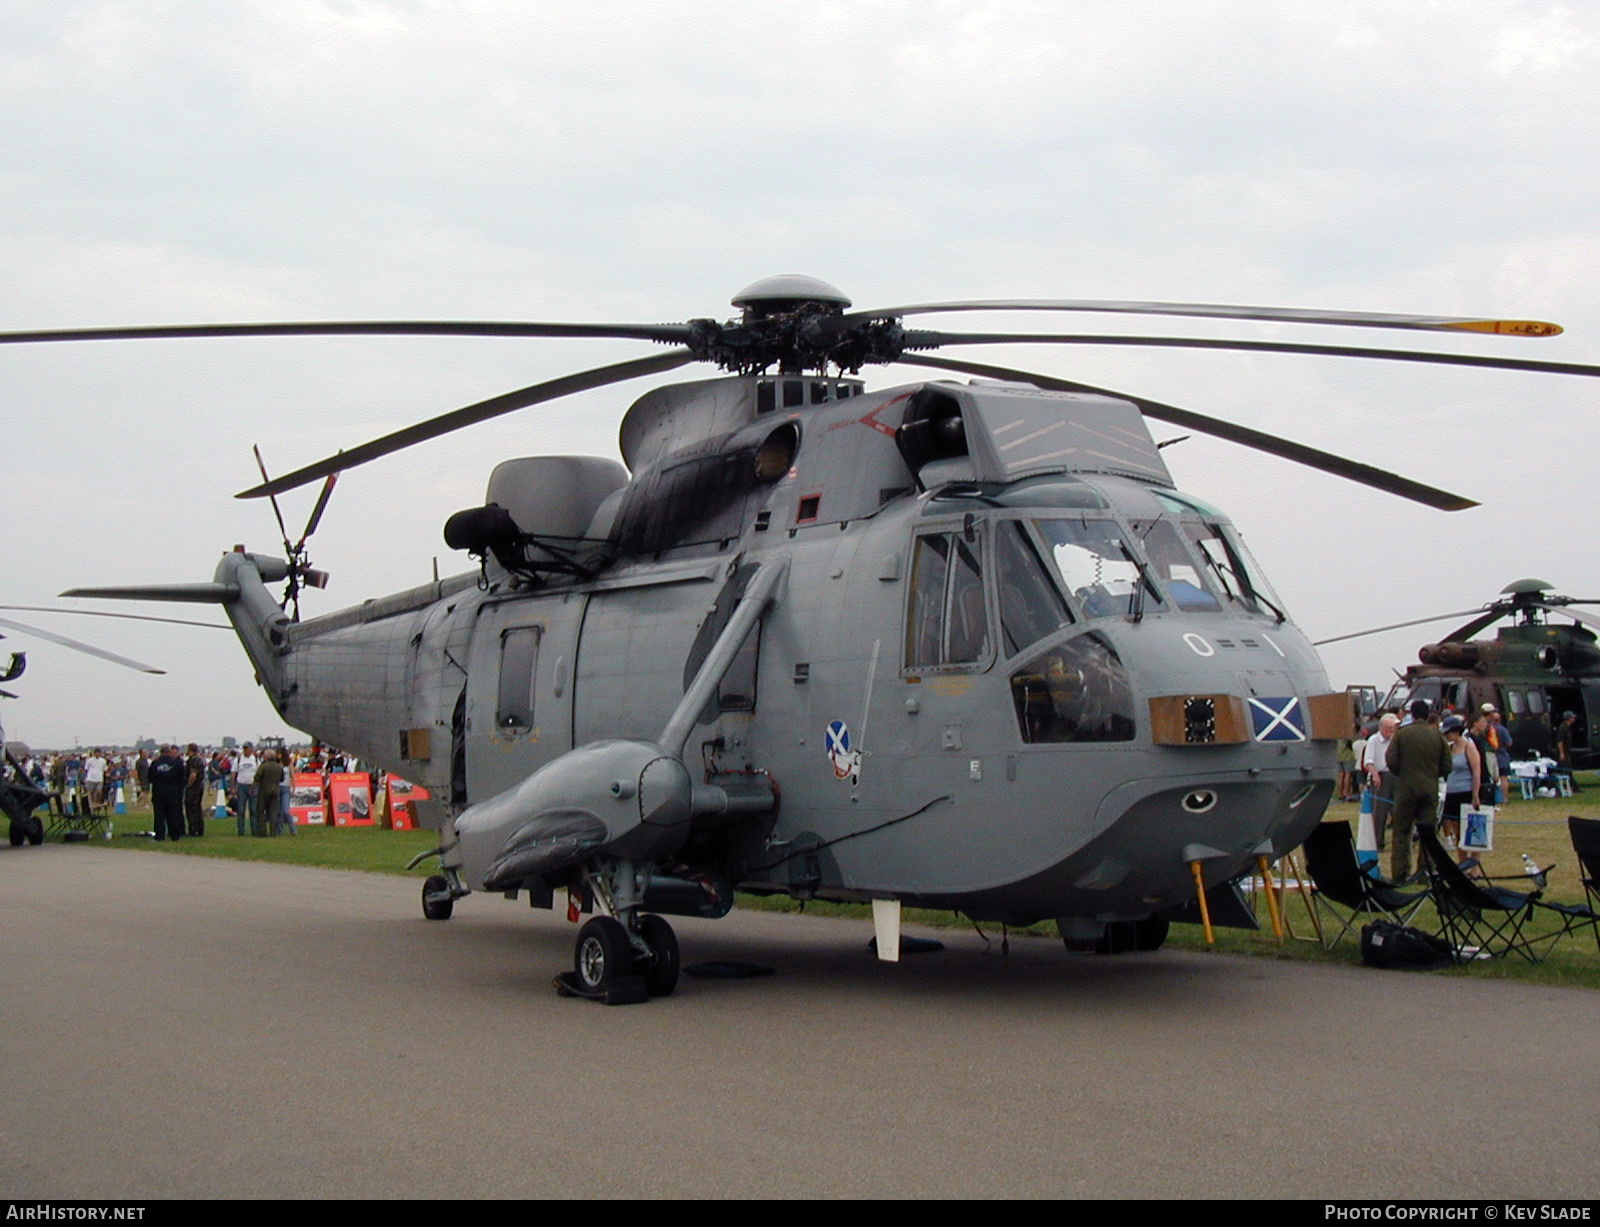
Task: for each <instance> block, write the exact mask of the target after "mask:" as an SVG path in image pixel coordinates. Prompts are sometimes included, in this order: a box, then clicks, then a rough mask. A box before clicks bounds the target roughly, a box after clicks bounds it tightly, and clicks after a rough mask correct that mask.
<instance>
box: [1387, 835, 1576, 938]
mask: <svg viewBox="0 0 1600 1227" xmlns="http://www.w3.org/2000/svg"><path fill="white" fill-rule="evenodd" d="M1416 830H1417V843H1418V845H1419V846H1420V847H1421V848H1422V863H1423V866H1424V867H1425V868H1426V869H1427V871H1428V889H1429V890H1430V891H1431V892H1432V894H1433V902H1434V907H1435V908H1436V909H1437V911H1438V913H1439V924H1440V926H1441V931H1440V934H1439V936H1440V937H1442V938H1444V939H1445V940H1446V941H1447V942H1449V943H1450V944H1451V945H1452V946H1453V947H1455V951H1456V961H1457V962H1458V963H1464V962H1467V961H1469V960H1470V959H1472V958H1476V957H1485V956H1486V957H1489V958H1504V957H1505V956H1506V955H1508V954H1511V953H1512V952H1513V951H1514V952H1516V953H1517V954H1519V955H1521V956H1522V957H1523V958H1525V959H1527V960H1528V962H1530V963H1537V962H1538V961H1539V960H1540V959H1541V958H1542V957H1543V954H1542V953H1541V952H1540V951H1539V950H1538V949H1536V947H1537V946H1538V945H1539V943H1541V942H1551V943H1554V942H1556V941H1557V940H1559V939H1560V938H1563V937H1565V936H1567V934H1569V933H1572V932H1575V931H1576V930H1578V929H1581V928H1583V927H1584V926H1585V925H1590V924H1594V923H1596V919H1597V917H1596V915H1595V913H1594V912H1593V911H1592V910H1591V909H1590V908H1587V907H1582V906H1576V905H1573V904H1568V903H1547V902H1545V901H1544V900H1543V899H1541V898H1540V897H1539V896H1540V894H1541V893H1542V892H1541V891H1537V890H1534V891H1527V892H1523V891H1516V890H1510V889H1508V888H1506V887H1504V886H1495V885H1494V884H1493V883H1491V882H1489V881H1488V880H1487V879H1485V878H1473V877H1468V876H1467V873H1466V871H1465V870H1464V869H1463V868H1462V867H1461V866H1460V865H1458V864H1456V862H1455V861H1453V860H1451V859H1450V854H1449V853H1448V852H1446V851H1445V849H1444V845H1443V844H1441V843H1440V842H1439V835H1438V832H1436V831H1435V830H1434V827H1433V824H1432V823H1430V822H1419V823H1417V827H1416ZM1540 911H1542V912H1549V913H1550V914H1551V915H1553V916H1556V917H1557V918H1559V920H1560V921H1561V928H1560V929H1558V930H1556V931H1555V932H1553V933H1544V934H1540V935H1538V936H1532V935H1529V934H1528V933H1526V932H1525V930H1526V927H1527V925H1528V923H1529V922H1530V921H1531V920H1532V919H1533V917H1534V915H1535V913H1536V912H1540Z"/></svg>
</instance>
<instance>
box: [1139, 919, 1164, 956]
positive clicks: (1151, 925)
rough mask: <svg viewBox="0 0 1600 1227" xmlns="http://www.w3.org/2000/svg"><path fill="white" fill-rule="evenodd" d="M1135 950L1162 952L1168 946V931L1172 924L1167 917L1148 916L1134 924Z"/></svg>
mask: <svg viewBox="0 0 1600 1227" xmlns="http://www.w3.org/2000/svg"><path fill="white" fill-rule="evenodd" d="M1133 927H1134V938H1133V948H1134V949H1135V950H1160V949H1161V947H1162V946H1164V945H1166V941H1167V930H1169V929H1170V928H1172V923H1171V922H1170V921H1169V920H1168V919H1167V918H1166V917H1165V916H1146V917H1145V918H1144V919H1143V920H1136V921H1134V922H1133Z"/></svg>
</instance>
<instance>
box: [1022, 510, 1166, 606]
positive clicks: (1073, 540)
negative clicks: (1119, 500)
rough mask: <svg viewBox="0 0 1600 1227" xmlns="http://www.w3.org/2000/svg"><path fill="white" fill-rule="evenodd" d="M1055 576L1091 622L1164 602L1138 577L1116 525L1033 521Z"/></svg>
mask: <svg viewBox="0 0 1600 1227" xmlns="http://www.w3.org/2000/svg"><path fill="white" fill-rule="evenodd" d="M1034 524H1035V526H1036V527H1037V528H1038V529H1039V533H1040V535H1041V536H1042V537H1043V538H1044V540H1045V544H1046V546H1047V547H1048V548H1049V551H1050V557H1051V560H1052V561H1053V562H1054V563H1055V567H1056V573H1057V574H1058V575H1059V576H1060V577H1061V582H1062V584H1063V586H1064V587H1065V588H1066V590H1067V591H1068V592H1070V593H1071V594H1072V595H1073V597H1074V598H1076V599H1077V601H1078V602H1079V603H1080V604H1081V605H1082V606H1083V611H1084V613H1086V614H1088V615H1089V616H1090V617H1091V618H1104V617H1112V616H1116V615H1136V614H1138V613H1139V612H1140V611H1141V610H1142V609H1143V607H1144V602H1145V601H1146V600H1148V601H1149V602H1150V604H1151V605H1153V606H1155V607H1156V608H1160V606H1161V603H1162V598H1161V597H1160V596H1159V595H1158V594H1157V593H1156V592H1155V591H1154V589H1153V588H1151V586H1150V584H1149V582H1148V581H1147V580H1146V579H1145V578H1144V577H1143V576H1142V575H1141V574H1140V570H1139V562H1138V561H1137V556H1136V555H1135V554H1134V552H1133V549H1132V547H1131V546H1129V544H1128V541H1127V538H1126V537H1125V536H1124V535H1123V532H1122V528H1121V526H1120V525H1118V524H1117V522H1116V521H1115V520H1036V521H1034Z"/></svg>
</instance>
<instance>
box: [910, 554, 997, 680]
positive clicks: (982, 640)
mask: <svg viewBox="0 0 1600 1227" xmlns="http://www.w3.org/2000/svg"><path fill="white" fill-rule="evenodd" d="M988 655H989V615H988V608H987V605H986V603H985V599H984V593H983V557H982V553H981V549H980V545H979V542H978V540H977V538H976V536H975V535H974V536H973V537H972V539H971V540H968V539H967V537H966V536H965V535H963V534H960V533H930V534H927V535H925V536H921V537H918V538H917V540H916V545H915V549H914V553H913V556H912V562H911V602H910V607H909V609H908V610H907V613H906V662H905V663H906V668H908V669H939V668H948V667H961V666H972V665H977V664H980V663H981V662H983V661H984V660H985V659H986V658H987V657H988Z"/></svg>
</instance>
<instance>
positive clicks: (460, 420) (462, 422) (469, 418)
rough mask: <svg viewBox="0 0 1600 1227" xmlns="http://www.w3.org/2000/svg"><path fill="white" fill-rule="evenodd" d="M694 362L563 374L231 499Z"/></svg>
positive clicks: (667, 359)
mask: <svg viewBox="0 0 1600 1227" xmlns="http://www.w3.org/2000/svg"><path fill="white" fill-rule="evenodd" d="M692 361H694V355H693V354H692V353H691V352H690V351H688V350H687V349H670V350H668V351H667V352H666V353H664V354H656V355H655V356H653V357H650V358H634V359H632V360H631V361H628V362H617V363H614V364H612V365H611V366H601V367H596V368H595V369H593V370H590V371H578V372H576V373H575V374H572V375H563V376H562V377H561V378H560V379H551V380H548V381H547V382H545V383H536V384H532V385H530V386H529V387H526V388H518V389H517V390H516V391H515V392H506V393H504V394H503V395H500V396H492V397H490V398H489V399H488V400H483V401H478V402H477V403H476V404H473V405H466V406H464V407H462V408H460V409H456V410H452V411H451V412H450V413H445V414H441V415H440V416H438V417H436V418H430V419H429V420H428V421H426V422H419V423H417V424H416V425H415V426H407V427H406V428H405V429H403V430H397V431H395V432H394V433H393V434H387V435H384V436H383V437H382V438H381V439H374V440H372V441H371V442H370V443H363V444H361V446H359V447H353V448H351V449H350V450H349V451H346V452H340V453H338V454H337V455H335V456H329V457H327V458H326V459H324V460H319V461H317V462H316V463H315V464H308V465H306V466H305V467H304V468H300V469H296V470H295V471H294V472H293V473H286V474H284V476H282V477H275V478H273V479H272V480H271V481H269V482H266V483H264V484H262V485H259V486H254V487H252V488H251V489H249V490H245V491H242V492H240V493H239V494H236V495H235V496H234V497H235V498H261V497H262V496H264V495H269V494H281V493H283V492H284V491H285V490H293V489H295V488H296V487H298V486H304V485H306V484H308V483H310V482H313V481H316V480H317V479H318V478H321V477H327V476H329V475H330V474H333V473H342V472H344V471H345V470H346V469H353V468H355V467H356V465H358V464H366V463H367V462H368V461H372V460H376V459H378V458H379V457H380V456H387V455H389V454H390V453H391V452H397V451H399V450H400V449H401V448H405V447H410V446H411V445H412V444H414V443H422V442H425V441H426V440H428V439H436V438H438V437H439V436H440V435H445V434H449V433H450V432H451V431H453V430H460V429H461V428H462V427H464V426H472V425H475V424H476V423H478V422H484V421H487V420H488V419H490V418H495V417H499V416H500V415H501V414H505V413H511V412H512V411H513V410H516V409H525V408H527V407H528V406H529V405H537V404H541V403H543V402H544V401H551V400H558V399H560V398H561V397H563V396H571V395H572V394H573V393H575V392H587V391H589V390H590V389H591V388H603V387H605V386H606V385H607V384H612V383H621V382H622V381H624V380H627V379H637V378H639V377H640V376H641V375H657V374H660V373H661V372H662V371H670V370H672V369H673V368H674V367H679V366H682V365H684V363H686V362H692Z"/></svg>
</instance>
